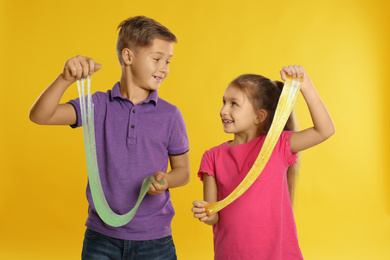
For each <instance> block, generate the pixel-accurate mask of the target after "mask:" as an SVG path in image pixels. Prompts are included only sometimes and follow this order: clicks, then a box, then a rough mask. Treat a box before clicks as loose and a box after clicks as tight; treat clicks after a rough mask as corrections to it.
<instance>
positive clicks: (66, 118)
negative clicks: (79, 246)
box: [30, 16, 190, 259]
mask: <svg viewBox="0 0 390 260" xmlns="http://www.w3.org/2000/svg"><path fill="white" fill-rule="evenodd" d="M119 28H120V31H119V36H118V41H117V53H118V58H119V61H120V63H121V68H122V75H121V79H120V82H118V83H116V84H115V85H114V87H113V88H112V90H108V91H107V92H106V93H103V92H96V93H95V94H93V96H92V98H93V103H94V109H95V119H94V121H95V135H96V151H97V159H98V164H99V172H100V178H101V182H102V186H103V190H104V193H105V196H106V199H107V201H108V204H109V205H110V207H111V208H112V210H113V211H114V212H115V213H117V214H124V213H127V212H128V211H129V210H130V209H131V208H132V207H133V206H134V205H135V202H136V200H137V197H138V192H139V189H140V187H141V184H142V180H143V179H144V178H145V177H146V176H148V175H154V176H155V179H156V180H157V181H161V180H164V181H165V184H164V185H160V184H157V183H153V184H152V186H151V187H150V189H149V191H148V193H149V194H150V195H156V196H146V197H145V198H144V200H143V201H142V203H141V205H140V207H139V209H138V211H137V214H136V215H135V217H134V218H133V219H132V221H130V222H129V223H128V224H126V225H124V226H122V227H111V226H109V225H107V224H105V223H104V222H103V221H102V220H101V219H100V218H99V216H98V215H97V212H96V209H95V207H94V204H93V201H92V197H91V192H90V189H89V186H88V187H87V199H88V202H89V209H88V219H87V221H86V226H87V230H86V233H85V238H84V246H83V252H82V258H83V259H122V258H123V259H127V258H126V257H128V256H135V259H176V253H175V246H174V244H173V240H172V231H171V227H170V224H171V221H172V218H173V215H174V209H173V206H172V202H171V201H170V193H169V190H168V189H169V188H175V187H180V186H184V185H185V184H187V183H188V181H189V178H190V166H189V153H188V150H189V143H188V137H187V133H186V128H185V124H184V120H183V117H182V115H181V113H180V111H179V109H178V108H177V107H176V106H174V105H172V104H169V103H168V102H166V101H164V100H162V99H161V98H159V97H158V94H157V89H158V87H159V86H160V84H161V82H162V81H163V80H164V79H165V78H166V77H167V76H168V73H169V66H168V65H169V61H170V60H171V58H172V55H173V43H176V42H177V39H176V37H175V35H174V34H172V33H171V32H170V31H169V30H168V29H167V28H165V27H164V26H162V25H161V24H159V23H158V22H156V21H154V20H152V19H150V18H147V17H144V16H137V17H133V18H129V19H127V20H125V21H123V22H122V23H121V24H120V25H119V27H118V29H119ZM101 68H102V65H101V64H98V63H95V62H94V60H93V59H91V58H88V57H83V56H77V57H74V58H71V59H70V60H68V61H67V62H66V64H65V67H64V70H63V72H62V73H61V74H60V75H59V76H58V77H57V79H56V80H55V81H54V82H53V83H52V84H51V85H50V86H49V87H48V88H47V89H46V90H45V91H44V92H43V93H42V94H41V96H40V97H39V98H38V99H37V101H36V102H35V104H34V105H33V106H32V108H31V111H30V119H31V121H33V122H35V123H37V124H42V125H71V126H72V127H79V126H81V125H82V122H81V112H80V103H79V100H78V99H75V100H71V101H69V102H68V103H66V104H59V102H60V99H61V97H62V95H63V93H64V92H65V91H66V89H67V88H68V87H69V86H70V85H71V84H72V83H74V82H75V81H76V80H78V79H81V78H85V77H87V76H88V75H92V74H93V73H95V72H96V71H98V70H99V69H101ZM168 159H169V161H170V165H171V171H170V172H169V173H166V171H167V166H168ZM132 259H133V258H132Z"/></svg>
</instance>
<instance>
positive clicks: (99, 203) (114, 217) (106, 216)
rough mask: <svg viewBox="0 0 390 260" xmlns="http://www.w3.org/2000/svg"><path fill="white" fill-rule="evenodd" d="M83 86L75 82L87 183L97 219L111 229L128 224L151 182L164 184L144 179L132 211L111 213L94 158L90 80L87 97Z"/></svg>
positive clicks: (81, 83)
mask: <svg viewBox="0 0 390 260" xmlns="http://www.w3.org/2000/svg"><path fill="white" fill-rule="evenodd" d="M84 84H85V79H81V80H77V87H78V91H79V98H80V108H81V120H82V124H83V137H84V148H85V157H86V161H87V170H88V181H89V187H90V190H91V194H92V200H93V203H94V205H95V208H96V211H97V213H98V215H99V217H100V218H101V219H102V220H103V221H104V222H105V223H106V224H108V225H110V226H113V227H120V226H123V225H126V224H127V223H129V222H130V221H131V220H132V219H133V217H134V215H135V213H136V212H137V209H138V207H139V205H140V204H141V201H142V200H143V198H144V197H145V195H146V193H147V192H148V189H149V187H150V185H151V184H152V182H156V183H159V184H164V181H161V182H157V181H156V180H155V179H154V177H153V176H148V177H146V178H145V179H144V180H143V182H142V186H141V190H140V193H139V196H138V200H137V202H136V203H135V206H134V207H133V209H131V210H130V211H129V212H128V213H126V214H123V215H119V214H116V213H115V212H113V211H112V209H111V208H110V206H109V205H108V202H107V200H106V197H105V196H104V192H103V188H102V184H101V182H100V175H99V168H98V163H97V157H96V142H95V126H94V108H93V103H92V96H91V78H90V76H88V77H87V97H86V98H85V96H84V92H85V90H84ZM86 99H87V100H86Z"/></svg>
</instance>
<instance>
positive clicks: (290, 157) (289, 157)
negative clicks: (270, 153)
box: [279, 131, 297, 166]
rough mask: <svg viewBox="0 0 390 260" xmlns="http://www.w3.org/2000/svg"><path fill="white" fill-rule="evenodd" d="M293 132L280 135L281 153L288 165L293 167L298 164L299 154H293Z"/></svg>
mask: <svg viewBox="0 0 390 260" xmlns="http://www.w3.org/2000/svg"><path fill="white" fill-rule="evenodd" d="M292 133H293V132H292V131H283V132H282V134H281V135H280V139H279V141H280V151H281V153H282V154H283V155H284V158H285V160H286V163H287V165H288V166H291V165H293V164H295V163H296V162H297V153H292V152H291V144H290V138H291V134H292Z"/></svg>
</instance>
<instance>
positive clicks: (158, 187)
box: [148, 171, 168, 195]
mask: <svg viewBox="0 0 390 260" xmlns="http://www.w3.org/2000/svg"><path fill="white" fill-rule="evenodd" d="M165 175H166V173H165V172H161V171H158V172H156V173H155V174H154V179H155V180H156V181H158V182H160V181H162V180H163V181H164V182H165V184H158V183H155V182H152V184H151V185H150V187H149V190H148V193H149V194H150V195H158V194H161V193H163V192H164V191H165V190H166V189H168V180H167V178H166V176H165Z"/></svg>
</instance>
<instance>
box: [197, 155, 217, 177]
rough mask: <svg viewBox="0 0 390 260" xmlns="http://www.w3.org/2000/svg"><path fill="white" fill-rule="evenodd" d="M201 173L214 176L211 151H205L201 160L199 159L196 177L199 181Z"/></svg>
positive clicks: (213, 162) (213, 161)
mask: <svg viewBox="0 0 390 260" xmlns="http://www.w3.org/2000/svg"><path fill="white" fill-rule="evenodd" d="M203 173H207V174H208V175H210V176H212V177H214V178H215V160H214V157H213V156H212V151H206V152H205V153H204V154H203V156H202V160H201V161H200V167H199V171H198V177H199V178H200V180H201V181H203Z"/></svg>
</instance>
